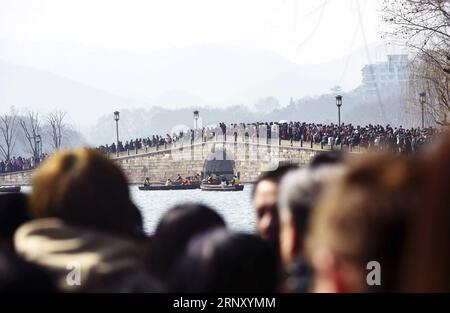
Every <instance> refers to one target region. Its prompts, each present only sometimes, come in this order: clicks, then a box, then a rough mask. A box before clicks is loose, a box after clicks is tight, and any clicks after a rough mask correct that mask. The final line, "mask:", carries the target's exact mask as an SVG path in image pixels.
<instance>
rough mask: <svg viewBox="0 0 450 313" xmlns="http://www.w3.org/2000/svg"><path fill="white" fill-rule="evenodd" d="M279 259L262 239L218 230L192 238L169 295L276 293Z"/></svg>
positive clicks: (176, 272)
mask: <svg viewBox="0 0 450 313" xmlns="http://www.w3.org/2000/svg"><path fill="white" fill-rule="evenodd" d="M276 271H277V266H276V257H275V254H274V253H273V251H272V249H271V248H270V246H269V245H268V244H267V243H266V242H265V241H264V240H262V239H261V238H259V237H257V236H255V235H250V234H243V233H231V232H229V231H226V230H215V231H212V232H207V233H203V234H201V235H199V236H196V237H195V238H193V239H192V240H191V241H190V243H189V245H188V248H187V249H186V251H185V254H184V256H183V258H182V259H181V261H180V263H178V265H177V267H176V269H175V271H174V272H173V274H172V276H171V278H170V282H169V287H168V291H170V292H214V293H221V292H238V293H241V292H275V290H276V285H277V274H276Z"/></svg>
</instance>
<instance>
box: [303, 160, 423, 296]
mask: <svg viewBox="0 0 450 313" xmlns="http://www.w3.org/2000/svg"><path fill="white" fill-rule="evenodd" d="M416 163H417V162H415V161H414V160H412V159H407V158H404V157H403V158H402V157H395V156H371V157H370V156H368V157H366V156H365V160H361V161H360V162H359V163H356V164H353V166H352V168H351V169H350V170H349V171H348V172H347V173H345V174H344V175H343V176H341V177H338V178H336V179H333V180H331V181H330V182H329V183H328V185H327V188H326V190H324V193H323V195H322V196H321V198H320V199H319V201H318V204H317V206H316V207H315V208H314V210H313V213H312V216H311V225H310V231H309V236H308V238H307V249H308V254H309V257H310V260H311V263H312V265H313V267H314V270H315V281H314V286H313V289H314V291H316V292H367V291H397V290H398V288H399V287H398V282H399V280H400V277H401V275H402V265H403V264H402V260H403V254H404V250H405V240H406V237H407V234H408V226H409V225H410V219H411V218H413V216H414V215H413V214H412V213H413V212H414V208H416V207H417V194H418V190H419V186H418V185H419V182H420V181H421V179H420V167H419V166H418V165H417V164H416ZM373 261H375V262H377V264H379V265H380V267H381V277H380V279H381V285H378V281H377V280H376V278H377V277H376V276H373V275H376V273H375V272H371V270H372V269H376V265H374V263H373ZM370 262H371V263H370ZM374 279H375V280H374Z"/></svg>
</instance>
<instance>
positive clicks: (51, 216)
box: [0, 125, 450, 293]
mask: <svg viewBox="0 0 450 313" xmlns="http://www.w3.org/2000/svg"><path fill="white" fill-rule="evenodd" d="M307 129H311V132H310V133H311V136H314V133H315V132H316V131H314V129H316V130H317V129H321V126H318V125H313V126H312V125H310V126H308V127H307ZM334 129H335V128H334V127H332V126H329V128H322V133H325V132H329V131H333V130H334ZM337 130H338V131H340V132H346V131H347V129H339V128H338V129H337ZM349 130H351V133H354V134H356V130H358V133H357V134H361V133H364V134H366V135H367V136H368V137H370V136H372V135H370V133H372V132H373V134H389V133H390V132H391V131H392V132H397V134H398V136H400V134H404V133H405V134H406V133H407V131H406V130H398V129H397V130H395V129H394V130H387V131H386V128H384V130H381V128H377V127H373V128H370V127H369V128H367V129H365V130H364V131H363V130H362V128H356V127H355V128H351V127H349ZM307 133H308V131H307ZM423 134H425V131H419V132H418V133H416V132H415V131H412V132H410V133H409V135H411V136H418V137H417V138H420V137H421V136H423ZM449 186H450V134H447V133H441V134H439V135H436V137H435V140H434V141H433V143H431V144H430V146H429V147H423V148H422V149H421V150H420V151H418V152H417V153H414V154H399V153H392V151H389V149H388V150H386V151H381V152H378V153H371V154H347V153H346V152H344V151H340V150H335V151H328V152H323V153H321V154H318V155H316V156H315V157H314V159H313V160H312V162H311V163H310V164H308V165H303V166H300V165H296V164H287V165H283V166H280V167H279V168H278V169H276V170H274V171H269V172H262V173H261V175H260V176H259V178H258V179H257V181H256V182H255V183H254V184H253V185H252V186H251V185H247V186H246V188H251V196H250V197H251V199H249V200H250V201H251V204H252V207H253V212H254V215H255V217H256V225H255V229H254V231H253V232H252V233H242V232H238V231H234V230H232V228H230V227H229V226H230V225H228V224H227V222H226V221H225V220H224V219H223V217H222V216H221V215H220V214H219V213H217V211H215V210H213V209H212V208H210V207H208V206H206V205H204V204H201V203H196V202H192V203H178V204H177V205H175V206H174V207H171V208H169V209H168V210H167V211H166V212H165V213H164V214H163V216H162V217H161V218H160V220H159V221H158V225H157V227H156V230H155V232H154V233H153V234H148V233H146V232H144V225H143V218H142V215H141V211H140V210H139V209H138V208H137V207H136V205H135V204H134V203H133V200H132V198H131V195H130V188H129V186H128V185H127V182H126V177H125V175H124V173H123V172H122V170H121V169H120V168H119V166H118V165H117V164H116V163H115V162H113V161H112V160H109V159H108V158H106V157H105V156H104V155H103V154H102V153H99V152H98V151H95V150H91V149H76V150H66V151H61V152H57V153H55V154H54V155H52V156H51V157H49V158H48V159H47V160H46V161H45V162H43V164H42V165H41V166H40V167H39V169H38V170H37V171H36V173H35V175H34V177H33V181H32V191H31V193H30V194H27V195H25V194H20V193H10V194H3V195H0V264H1V265H2V266H0V292H1V291H3V292H5V291H9V292H12V291H28V292H33V291H39V292H50V291H51V292H183V293H196V292H201V293H204V292H214V293H231V292H232V293H241V292H247V293H273V292H289V293H303V292H327V293H339V292H345V293H346V292H431V291H441V292H442V291H445V292H449V291H450V287H449V286H450V284H449V282H450V255H449V253H448V247H449V246H450V193H449ZM144 192H146V191H144ZM147 192H150V191H147ZM150 195H151V194H150ZM155 199H156V198H155ZM146 205H147V207H145V208H141V209H143V210H146V211H147V212H152V202H148V203H147V204H146ZM221 205H222V204H221V203H219V202H217V203H216V206H217V207H220V206H221ZM235 209H236V210H239V209H240V207H236V208H235ZM150 218H151V217H150Z"/></svg>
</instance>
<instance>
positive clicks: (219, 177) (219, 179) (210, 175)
mask: <svg viewBox="0 0 450 313" xmlns="http://www.w3.org/2000/svg"><path fill="white" fill-rule="evenodd" d="M215 155H216V156H222V157H219V159H216V158H214V159H211V158H208V159H207V160H206V161H205V165H204V167H203V181H202V184H201V185H200V189H201V190H202V191H242V190H244V185H241V184H240V182H239V177H240V173H237V174H235V173H236V166H235V162H234V160H232V159H230V158H229V157H227V155H226V151H223V150H219V151H217V152H216V153H215Z"/></svg>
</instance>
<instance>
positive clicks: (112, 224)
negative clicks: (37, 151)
mask: <svg viewBox="0 0 450 313" xmlns="http://www.w3.org/2000/svg"><path fill="white" fill-rule="evenodd" d="M30 212H31V215H32V216H33V217H35V218H42V217H58V218H61V219H63V220H64V221H66V222H68V223H73V224H78V225H82V226H86V227H92V228H96V229H101V230H104V231H110V232H114V233H118V234H121V235H128V236H140V235H141V234H142V233H143V228H142V218H141V215H140V212H139V210H138V209H137V208H136V206H135V205H134V204H133V203H132V201H131V199H130V194H129V190H128V184H127V181H126V178H125V176H124V174H123V173H122V171H121V170H120V169H119V168H118V166H116V165H115V164H114V163H113V162H112V161H110V160H108V159H106V158H105V157H104V156H103V155H101V154H100V153H99V152H96V151H95V150H90V149H76V150H67V151H61V152H58V153H56V154H54V155H53V156H51V157H50V158H49V159H48V160H46V161H45V162H44V163H43V164H42V165H41V166H40V168H39V169H38V171H37V172H36V174H35V176H34V177H33V191H32V193H31V197H30Z"/></svg>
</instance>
